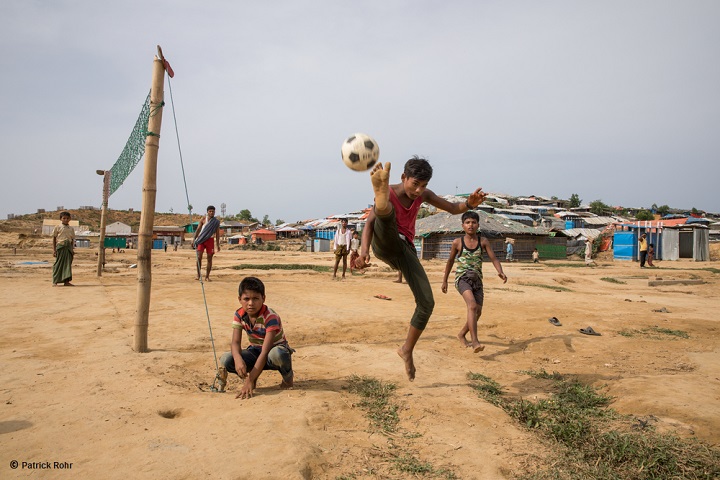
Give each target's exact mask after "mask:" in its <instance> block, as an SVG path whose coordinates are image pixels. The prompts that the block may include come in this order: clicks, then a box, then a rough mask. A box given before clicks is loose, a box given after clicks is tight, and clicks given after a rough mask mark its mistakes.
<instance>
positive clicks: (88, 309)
mask: <svg viewBox="0 0 720 480" xmlns="http://www.w3.org/2000/svg"><path fill="white" fill-rule="evenodd" d="M1 235H2V238H0V244H4V245H6V246H7V245H8V244H11V243H13V242H17V241H18V239H17V234H14V235H15V237H14V238H13V234H12V233H2V234H1ZM715 247H716V246H713V248H714V250H717V249H716V248H715ZM52 260H53V259H52V255H51V249H50V247H49V244H47V245H42V242H35V245H34V247H33V248H24V249H19V250H18V251H17V253H16V254H15V255H14V254H13V251H12V249H8V248H3V249H1V250H0V282H1V284H2V289H0V301H1V303H2V306H3V307H2V312H3V314H2V316H1V317H0V325H1V328H2V337H1V338H0V360H1V361H2V365H3V368H2V371H1V372H0V379H1V384H2V397H1V398H0V400H2V408H1V409H0V478H29V477H33V478H109V479H126V478H133V479H134V478H142V479H145V478H147V479H151V478H152V479H155V478H171V479H196V478H217V479H245V478H256V479H284V480H290V479H336V478H340V477H342V476H346V478H382V477H379V476H374V475H373V473H372V472H373V471H376V472H377V471H386V472H387V471H389V470H388V468H389V467H388V465H387V464H385V463H384V462H387V458H388V456H387V452H388V451H389V449H390V448H391V445H394V446H395V447H396V448H398V447H402V448H405V449H407V451H409V452H411V453H412V454H413V455H415V456H417V458H419V459H421V460H422V461H425V462H430V463H431V464H432V465H434V466H435V467H436V468H438V469H441V468H444V469H447V470H448V471H451V472H453V473H454V475H455V478H463V479H496V478H509V477H510V476H511V474H512V473H513V472H516V471H518V469H519V468H521V466H522V465H523V463H524V462H526V461H528V460H529V459H531V458H532V456H533V455H538V456H541V457H544V456H546V455H550V454H551V453H552V452H548V451H547V447H546V446H545V445H546V444H544V443H543V442H541V441H539V440H538V438H537V437H536V436H535V435H534V434H532V433H530V432H528V431H527V430H524V429H523V428H521V427H519V426H517V424H515V423H514V422H513V421H512V420H511V419H510V418H509V417H508V416H507V415H506V414H505V413H504V412H503V411H502V410H500V409H499V408H497V407H494V406H492V405H490V404H489V403H487V402H485V401H483V400H481V399H480V398H479V397H478V395H477V393H476V392H475V391H474V390H472V389H471V388H470V386H469V382H468V380H467V374H468V373H469V372H476V373H482V374H484V375H487V376H488V377H490V378H492V379H494V380H495V381H497V382H498V383H500V384H501V385H502V386H503V387H504V388H505V389H506V391H507V392H509V393H515V394H517V393H521V394H522V395H524V396H525V397H527V398H535V397H537V396H542V395H543V394H544V393H545V392H542V391H540V390H538V387H537V384H536V383H533V382H530V381H528V376H527V375H525V374H523V373H522V371H527V370H535V371H537V370H540V369H545V370H547V371H548V372H552V371H557V372H560V373H562V374H577V375H579V376H580V378H581V379H582V380H583V381H584V382H587V383H590V384H592V385H594V386H597V387H601V388H603V391H604V392H606V393H608V394H609V395H612V396H613V397H615V401H614V403H613V404H612V408H614V409H616V410H618V411H619V412H622V413H626V414H634V415H637V416H640V417H649V416H652V417H649V418H653V421H654V422H655V423H656V427H657V428H658V429H660V430H664V429H667V430H672V431H675V432H677V433H678V434H679V435H682V436H694V437H696V438H698V439H700V440H703V441H705V442H709V443H713V444H717V443H719V442H720V355H719V354H720V351H719V348H720V347H719V346H720V342H719V339H720V330H719V326H720V324H719V323H718V307H720V300H718V298H719V297H718V283H719V281H720V274H718V273H716V272H717V269H720V262H719V261H712V262H702V263H695V262H689V261H678V262H657V264H658V265H659V268H656V269H643V270H641V269H640V268H639V266H638V264H637V263H629V262H612V261H611V260H609V259H606V260H603V259H600V260H599V262H598V263H599V266H598V267H596V268H586V267H584V266H581V267H579V268H577V267H574V266H571V262H541V263H539V264H531V263H513V264H503V265H504V268H505V272H506V273H507V275H508V277H509V280H508V283H507V284H506V285H503V284H502V282H501V281H500V280H499V279H498V278H497V277H496V276H495V275H494V269H493V268H492V266H491V265H485V278H486V280H485V292H486V294H485V309H484V313H483V316H482V318H481V321H480V326H479V334H480V338H481V342H483V343H484V344H485V345H486V348H485V350H484V351H483V352H481V353H478V354H474V353H472V351H471V350H470V349H466V348H462V347H461V346H460V343H459V342H458V340H457V339H456V338H455V335H456V333H457V331H458V330H459V329H460V327H461V326H462V324H463V322H464V318H465V307H464V303H463V301H462V299H461V297H460V296H459V295H458V294H457V293H456V292H455V291H454V290H452V289H451V291H450V292H449V293H448V294H447V295H443V294H442V293H441V292H440V284H441V280H442V272H443V269H444V262H440V261H432V262H427V263H426V264H425V266H426V269H427V270H428V273H429V276H430V278H431V281H432V282H433V285H434V286H435V298H436V307H435V313H434V314H433V317H432V319H431V320H430V323H429V325H428V328H427V329H426V330H425V332H424V334H423V336H422V337H421V339H420V342H419V343H418V346H417V349H416V354H415V363H416V366H417V378H416V380H415V382H413V383H411V382H408V381H407V379H406V377H405V373H404V369H403V364H402V362H401V360H400V359H399V357H398V356H397V355H396V353H395V351H396V349H397V346H398V345H399V344H400V343H401V342H402V341H403V339H404V336H405V333H406V329H407V326H408V322H409V318H410V316H411V313H412V310H413V301H412V296H411V293H410V291H409V289H408V287H407V285H398V284H395V283H393V282H392V280H393V279H394V278H395V275H394V273H393V272H391V271H390V270H389V269H387V268H386V267H384V265H381V266H378V267H373V268H372V269H370V270H369V271H368V272H367V273H366V274H365V275H354V276H350V277H349V278H347V279H346V280H344V281H342V282H341V281H332V280H331V274H330V273H319V272H314V271H312V270H296V271H293V270H235V269H232V268H231V267H233V266H236V265H240V264H293V263H302V264H315V265H326V266H330V265H331V262H332V256H331V254H330V253H306V252H248V251H240V250H222V251H221V252H220V253H219V254H218V255H217V256H216V258H215V265H216V267H217V269H216V270H215V271H214V273H213V281H212V282H208V283H204V292H205V295H206V298H207V309H208V312H209V317H210V325H211V327H212V333H213V336H214V339H215V349H216V353H217V355H218V356H220V355H221V354H222V353H223V352H225V351H227V350H229V339H230V334H231V331H230V322H231V320H232V315H233V313H234V311H235V309H236V308H238V307H239V305H238V301H237V287H238V283H239V281H240V280H241V278H242V277H244V276H246V275H257V276H259V277H260V278H261V279H262V280H263V281H264V282H265V284H266V287H267V304H268V305H270V306H271V307H273V308H274V309H275V310H276V311H277V312H278V313H279V314H280V315H281V317H282V320H283V324H284V326H285V329H286V333H287V336H288V339H289V341H290V343H291V345H292V346H293V347H294V348H295V349H296V350H297V352H296V354H295V355H294V357H293V362H294V367H295V382H296V388H295V389H293V390H290V391H281V390H280V389H279V388H278V387H277V386H278V384H279V382H280V376H279V374H277V373H276V372H265V373H264V374H263V376H262V377H260V380H259V382H258V389H257V391H256V396H255V397H253V398H252V399H250V400H240V399H236V398H235V394H236V393H237V391H238V390H239V382H238V380H237V379H236V378H231V379H230V383H229V387H228V392H226V393H223V394H220V393H213V392H211V391H210V388H209V387H210V385H211V384H212V383H213V379H214V376H215V358H214V353H213V345H212V343H211V336H210V331H209V328H208V320H207V316H206V311H205V304H204V302H203V288H202V286H201V284H200V283H199V282H197V281H195V280H194V255H193V252H192V251H191V250H181V251H178V252H172V251H168V252H162V251H156V252H153V255H152V265H153V266H152V273H153V277H152V278H153V283H152V304H151V311H150V327H149V335H148V344H149V347H150V350H151V351H150V352H149V353H145V354H139V353H135V352H133V350H132V346H133V334H134V322H135V309H136V301H137V300H136V297H137V289H138V287H137V270H136V269H129V268H128V267H129V266H130V265H131V264H134V263H136V261H137V260H136V252H135V251H127V252H125V253H122V254H119V253H115V254H111V253H108V265H107V271H106V272H105V273H104V275H103V276H102V277H100V278H98V277H97V276H96V274H95V271H96V257H95V255H94V252H93V251H90V250H78V254H77V255H76V259H75V264H74V280H73V282H74V283H75V284H76V285H77V286H76V287H74V288H69V287H57V288H53V287H52V286H51V264H52ZM35 262H48V263H35ZM575 264H577V265H581V262H575ZM712 269H714V270H712ZM655 277H662V278H663V279H665V280H671V279H674V280H678V279H702V280H704V281H705V283H703V284H695V285H684V284H673V285H664V286H653V287H651V286H648V280H649V279H655ZM602 278H610V279H615V280H617V281H618V282H622V283H612V282H610V281H607V280H602ZM376 294H383V295H386V296H389V297H391V298H392V300H390V301H387V300H380V299H377V298H374V295H376ZM663 309H664V310H666V311H657V310H663ZM551 316H555V317H557V318H558V319H560V321H561V322H562V324H563V325H562V326H560V327H557V326H554V325H552V324H550V323H549V322H548V318H549V317H551ZM588 326H592V327H593V328H594V329H595V330H596V331H598V332H600V333H602V336H587V335H583V334H581V333H580V332H579V331H578V330H579V329H580V328H583V327H588ZM665 329H667V330H671V331H681V332H685V333H687V335H688V336H689V338H682V337H681V336H676V335H667V334H662V333H658V332H662V331H665ZM621 332H623V333H624V334H622V335H621ZM628 332H635V334H632V335H627V333H628ZM353 374H355V375H360V376H369V377H373V378H377V379H379V380H382V381H383V382H392V383H395V384H396V385H397V386H398V388H397V391H396V396H395V398H396V400H397V402H398V403H399V404H400V405H401V406H402V408H401V410H400V412H399V415H400V419H401V426H402V428H403V429H404V430H403V431H404V432H407V433H409V434H408V435H401V436H398V437H395V438H393V437H387V436H383V435H380V434H371V433H369V423H368V420H367V418H366V417H365V415H364V412H363V410H361V409H360V408H358V407H356V406H354V404H356V403H357V402H358V397H357V396H356V395H354V394H352V393H350V392H349V391H348V390H347V388H346V386H347V379H348V377H349V376H351V375H353ZM12 460H17V461H18V462H36V463H38V462H50V466H51V467H56V465H54V464H53V462H59V465H57V467H58V468H53V469H46V470H39V469H29V468H27V466H26V467H25V468H23V467H22V464H21V466H20V467H19V468H17V469H12V468H11V467H10V463H11V461H12ZM63 462H66V463H64V464H63ZM70 463H71V464H72V465H68V464H70ZM63 465H65V467H66V468H65V469H63V470H60V469H59V467H60V466H63ZM383 469H384V470H383ZM351 474H352V475H354V476H351ZM394 475H395V476H394V477H392V478H406V477H403V476H402V474H399V473H397V474H394ZM407 478H410V477H407Z"/></svg>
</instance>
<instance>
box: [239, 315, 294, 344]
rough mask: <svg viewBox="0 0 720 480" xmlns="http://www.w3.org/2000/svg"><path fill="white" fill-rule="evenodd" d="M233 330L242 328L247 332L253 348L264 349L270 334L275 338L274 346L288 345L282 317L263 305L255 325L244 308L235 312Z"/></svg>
mask: <svg viewBox="0 0 720 480" xmlns="http://www.w3.org/2000/svg"><path fill="white" fill-rule="evenodd" d="M232 328H242V329H243V330H245V333H247V336H248V341H249V342H250V345H251V346H255V347H261V348H262V346H263V343H264V342H265V336H266V335H268V334H270V335H272V336H273V345H282V344H285V343H287V339H286V338H285V332H284V331H283V328H282V322H281V321H280V316H279V315H278V314H277V313H275V311H273V309H271V308H270V307H268V306H267V305H263V306H262V308H261V309H260V313H259V314H258V318H257V320H256V321H255V325H253V324H252V322H251V321H250V316H249V315H248V314H247V312H245V310H244V309H243V308H239V309H238V310H237V311H236V312H235V317H234V318H233V322H232Z"/></svg>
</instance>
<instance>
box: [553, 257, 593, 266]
mask: <svg viewBox="0 0 720 480" xmlns="http://www.w3.org/2000/svg"><path fill="white" fill-rule="evenodd" d="M583 258H585V257H584V256H583ZM546 265H547V266H548V267H563V268H585V262H575V263H548V264H546Z"/></svg>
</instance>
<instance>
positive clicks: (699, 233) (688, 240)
mask: <svg viewBox="0 0 720 480" xmlns="http://www.w3.org/2000/svg"><path fill="white" fill-rule="evenodd" d="M615 228H616V230H615V233H614V235H613V258H614V259H615V260H632V261H637V260H638V259H639V257H640V252H639V250H640V247H639V244H638V242H639V239H640V235H642V234H643V233H644V234H646V235H647V241H648V243H652V244H653V245H655V258H657V259H658V260H678V259H680V258H691V259H693V260H695V261H708V260H710V235H709V232H710V229H709V228H708V227H706V226H705V225H702V224H700V223H691V224H687V218H674V219H663V220H661V221H652V222H638V223H637V224H618V225H616V226H615Z"/></svg>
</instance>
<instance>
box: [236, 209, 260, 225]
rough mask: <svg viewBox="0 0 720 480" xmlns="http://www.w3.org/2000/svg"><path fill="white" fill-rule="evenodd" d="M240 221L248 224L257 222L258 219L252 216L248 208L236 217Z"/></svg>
mask: <svg viewBox="0 0 720 480" xmlns="http://www.w3.org/2000/svg"><path fill="white" fill-rule="evenodd" d="M236 217H237V219H238V220H245V221H247V222H257V221H258V219H257V218H255V217H253V216H252V213H250V210H248V209H247V208H245V209H243V210H240V213H238V214H237V215H236Z"/></svg>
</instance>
